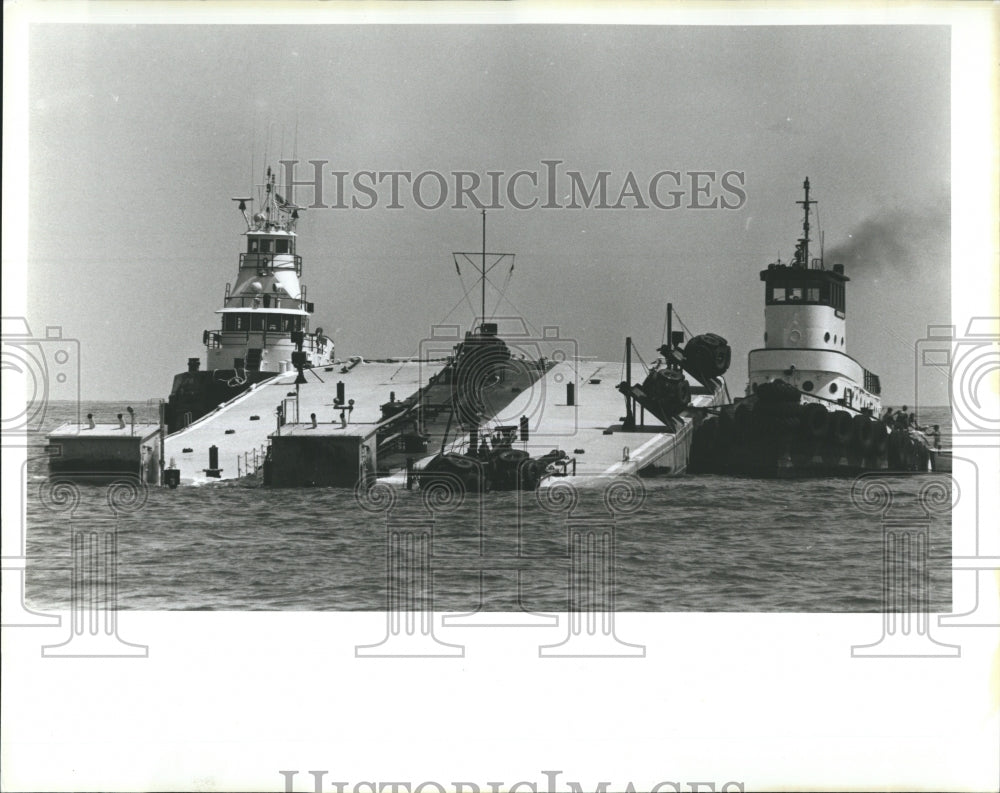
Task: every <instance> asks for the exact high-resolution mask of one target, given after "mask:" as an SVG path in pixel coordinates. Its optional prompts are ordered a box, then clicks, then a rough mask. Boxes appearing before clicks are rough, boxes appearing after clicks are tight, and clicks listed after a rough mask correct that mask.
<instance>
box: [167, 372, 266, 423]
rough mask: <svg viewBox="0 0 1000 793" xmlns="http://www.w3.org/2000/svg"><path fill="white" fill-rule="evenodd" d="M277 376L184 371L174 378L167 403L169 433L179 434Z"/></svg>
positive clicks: (256, 373) (260, 373)
mask: <svg viewBox="0 0 1000 793" xmlns="http://www.w3.org/2000/svg"><path fill="white" fill-rule="evenodd" d="M271 377H274V372H259V371H246V372H244V371H241V372H240V376H239V377H237V376H236V371H235V370H233V369H216V370H214V371H211V372H202V371H195V372H182V373H181V374H178V375H174V384H173V387H172V388H171V389H170V399H169V400H168V401H167V432H168V433H171V432H177V431H178V430H182V429H184V428H185V427H187V426H188V425H189V424H191V422H193V421H197V420H198V419H200V418H201V417H202V416H205V415H207V414H208V413H211V412H212V411H213V410H215V409H216V408H217V407H218V406H219V405H222V404H224V403H225V402H228V401H229V400H230V399H232V398H233V397H236V396H239V395H240V394H242V393H243V392H244V391H246V390H248V389H249V388H250V386H252V385H254V384H255V383H260V382H263V381H264V380H267V379H269V378H271Z"/></svg>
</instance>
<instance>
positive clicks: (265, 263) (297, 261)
mask: <svg viewBox="0 0 1000 793" xmlns="http://www.w3.org/2000/svg"><path fill="white" fill-rule="evenodd" d="M251 257H252V258H251ZM281 257H284V258H281ZM275 259H278V261H277V262H275ZM289 265H292V266H294V268H295V274H296V275H298V276H300V275H302V257H301V256H299V255H298V254H297V253H241V254H240V269H244V268H250V267H254V268H256V270H257V275H264V274H265V273H269V272H273V271H275V270H290V269H292V267H291V266H289Z"/></svg>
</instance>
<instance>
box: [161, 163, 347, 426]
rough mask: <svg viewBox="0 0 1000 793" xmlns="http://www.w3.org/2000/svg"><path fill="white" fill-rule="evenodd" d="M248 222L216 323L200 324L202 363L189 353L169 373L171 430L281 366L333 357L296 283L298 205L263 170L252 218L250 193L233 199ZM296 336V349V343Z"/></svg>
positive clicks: (299, 262) (321, 362) (303, 291)
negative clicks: (180, 368)
mask: <svg viewBox="0 0 1000 793" xmlns="http://www.w3.org/2000/svg"><path fill="white" fill-rule="evenodd" d="M233 200H234V201H238V202H239V209H240V212H241V213H242V214H243V218H244V220H245V221H246V231H245V233H244V237H245V239H246V248H245V250H244V252H242V253H241V254H240V260H239V271H238V272H237V276H236V282H235V284H233V285H232V286H230V284H226V293H225V298H224V299H223V304H222V308H221V309H219V310H218V311H217V312H216V313H217V314H220V315H221V317H222V321H221V323H220V327H218V328H217V329H213V330H206V331H205V332H204V333H203V336H202V339H203V342H204V344H205V348H206V355H205V358H206V362H205V363H206V366H205V370H202V369H201V359H200V358H190V359H188V371H187V372H184V373H182V374H178V375H176V376H175V377H174V383H173V388H172V389H171V393H170V400H169V404H168V408H167V424H168V429H169V431H170V432H176V431H177V430H180V429H183V428H184V427H186V426H188V425H189V424H190V423H191V422H192V421H195V420H196V419H198V418H200V417H201V416H204V415H205V414H206V413H209V412H210V411H212V410H214V409H215V408H216V407H218V406H219V405H220V404H222V403H224V402H227V401H228V400H230V399H232V398H233V397H234V396H237V395H238V394H240V393H242V392H243V391H245V390H247V389H248V388H250V387H251V386H252V385H254V384H255V383H260V382H262V381H264V380H267V379H269V378H271V377H273V376H274V375H276V374H279V373H281V372H287V371H290V370H292V369H294V368H295V366H296V363H297V362H301V363H302V364H303V366H304V367H306V368H311V367H320V366H328V365H330V364H332V362H333V351H334V345H333V341H332V340H330V339H329V338H327V337H326V336H324V334H323V330H322V328H317V329H316V330H315V331H311V330H310V327H309V324H310V317H311V315H312V313H313V308H314V307H313V304H312V303H310V302H309V301H308V300H307V299H306V298H307V294H306V287H305V286H303V285H302V284H301V283H300V282H299V278H300V276H301V275H302V257H301V256H299V255H298V253H297V252H296V241H297V236H296V232H295V226H296V224H297V222H298V217H299V212H300V211H303V210H301V208H300V207H297V206H295V205H294V204H293V203H291V202H289V201H286V200H285V199H284V198H283V197H282V196H281V195H280V194H279V193H278V192H277V189H276V186H275V176H274V174H273V173H272V172H271V169H270V168H268V169H267V175H266V180H265V183H264V184H263V185H261V186H260V187H259V188H258V195H257V197H256V200H257V202H258V204H259V206H260V209H259V210H258V211H257V212H255V213H254V214H253V215H252V216H251V215H250V214H249V212H248V206H250V205H252V204H253V202H254V199H253V198H249V197H248V198H234V199H233ZM298 342H301V345H302V346H301V353H300V354H299V355H298V356H297V355H296V353H297V352H299V348H298V346H297V344H298Z"/></svg>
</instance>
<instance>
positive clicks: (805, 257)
mask: <svg viewBox="0 0 1000 793" xmlns="http://www.w3.org/2000/svg"><path fill="white" fill-rule="evenodd" d="M802 187H803V189H805V191H806V200H805V201H796V202H795V203H796V204H800V205H801V206H802V212H803V218H802V266H803V267H808V266H809V207H810V206H812V205H813V204H815V203H816V202H815V201H810V200H809V177H808V176H807V177H806V180H805V181H804V182H803V183H802Z"/></svg>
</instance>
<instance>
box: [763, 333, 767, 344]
mask: <svg viewBox="0 0 1000 793" xmlns="http://www.w3.org/2000/svg"><path fill="white" fill-rule="evenodd" d="M764 344H767V331H766V330H765V331H764Z"/></svg>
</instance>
